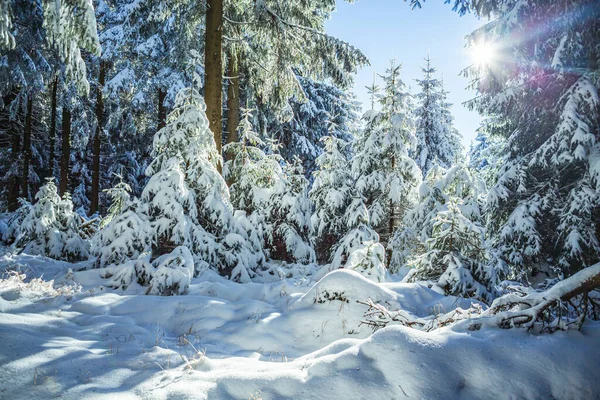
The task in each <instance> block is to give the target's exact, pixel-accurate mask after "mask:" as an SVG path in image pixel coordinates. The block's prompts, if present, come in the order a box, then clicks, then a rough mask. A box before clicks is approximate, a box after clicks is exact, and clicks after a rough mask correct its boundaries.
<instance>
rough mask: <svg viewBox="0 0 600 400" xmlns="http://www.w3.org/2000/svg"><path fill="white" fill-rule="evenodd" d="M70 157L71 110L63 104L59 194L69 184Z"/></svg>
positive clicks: (61, 193) (63, 192)
mask: <svg viewBox="0 0 600 400" xmlns="http://www.w3.org/2000/svg"><path fill="white" fill-rule="evenodd" d="M70 159H71V111H70V110H69V108H68V107H66V106H63V111H62V146H61V154H60V187H59V191H60V195H61V196H62V195H63V194H65V192H66V191H67V187H68V185H69V161H70Z"/></svg>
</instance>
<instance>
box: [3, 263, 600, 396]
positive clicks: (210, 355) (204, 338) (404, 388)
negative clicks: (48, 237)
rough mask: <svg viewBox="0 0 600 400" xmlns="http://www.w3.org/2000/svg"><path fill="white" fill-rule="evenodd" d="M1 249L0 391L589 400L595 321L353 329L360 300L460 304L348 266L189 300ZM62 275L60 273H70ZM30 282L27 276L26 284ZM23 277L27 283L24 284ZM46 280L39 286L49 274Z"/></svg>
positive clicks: (594, 385)
mask: <svg viewBox="0 0 600 400" xmlns="http://www.w3.org/2000/svg"><path fill="white" fill-rule="evenodd" d="M84 266H85V263H80V264H69V263H66V262H59V261H54V260H50V259H47V258H44V257H38V256H29V255H19V256H14V255H10V254H7V255H5V256H3V257H2V258H1V259H0V268H1V269H2V271H6V270H15V269H18V270H20V272H21V273H24V274H26V275H27V279H25V280H24V281H23V280H21V279H20V278H19V277H18V276H17V275H16V274H15V272H4V274H3V280H1V281H0V343H2V346H0V365H2V374H0V398H3V399H4V398H5V399H22V398H27V399H30V398H52V397H60V398H66V399H81V398H86V399H89V398H91V399H93V398H119V399H129V398H131V399H137V398H143V399H167V398H170V399H173V398H177V399H180V398H193V399H205V398H210V399H214V398H216V399H229V398H235V399H259V398H261V399H286V398H294V399H306V398H308V399H310V398H313V399H330V398H343V399H373V398H377V399H379V398H381V399H388V398H393V399H402V398H426V399H452V398H490V397H491V398H529V399H540V398H561V399H567V398H578V399H583V398H588V399H591V398H596V397H598V395H599V394H600V368H599V366H598V356H599V355H600V340H599V339H600V323H598V322H594V321H588V322H586V323H585V324H584V325H583V328H582V330H581V331H568V332H556V333H554V334H551V335H548V334H544V335H533V334H530V333H528V332H527V331H526V330H523V329H510V330H502V329H498V328H491V327H484V328H482V329H481V330H479V331H470V330H468V327H469V321H463V322H459V323H457V324H454V325H453V326H451V327H446V328H440V329H437V330H434V331H432V332H422V331H419V330H416V329H412V328H407V327H402V326H389V327H387V328H384V329H382V330H380V331H378V332H376V333H374V334H372V332H371V330H370V328H369V327H368V326H366V325H360V321H361V320H363V313H364V311H366V306H364V305H362V304H358V303H356V300H361V301H364V300H366V299H367V298H370V299H372V300H374V301H379V302H380V303H382V304H385V305H386V306H388V307H389V308H390V309H402V310H405V311H407V312H409V313H411V314H413V315H415V316H419V317H425V316H428V315H431V314H437V313H443V312H447V311H449V310H452V309H454V308H456V307H462V308H468V307H469V305H470V303H471V301H470V300H465V299H457V298H455V297H451V296H448V297H446V296H443V295H442V294H440V293H437V292H436V291H434V290H432V289H429V288H427V287H425V286H423V285H422V284H418V283H411V284H408V283H400V282H387V283H377V282H374V281H372V280H370V279H368V278H367V277H365V276H363V275H361V274H359V273H358V272H355V271H352V270H336V271H333V272H331V273H329V274H327V275H326V276H324V277H323V278H322V279H321V280H320V281H319V282H316V283H315V282H312V281H310V280H307V279H304V278H302V279H288V280H278V278H275V279H274V280H273V281H272V282H267V283H264V284H263V283H246V284H239V283H235V282H231V281H228V280H226V279H224V278H222V277H220V276H218V275H217V274H216V273H214V272H212V271H205V272H204V273H203V274H202V275H201V276H200V277H199V278H194V279H192V280H191V284H190V287H189V293H188V294H187V295H183V296H170V297H160V296H152V295H140V294H143V293H144V292H145V291H146V290H147V288H145V287H141V286H137V285H131V286H130V287H129V288H128V289H127V290H126V291H121V290H112V289H108V288H105V287H103V286H102V285H103V284H105V283H106V280H104V279H102V278H101V277H100V276H101V275H102V273H103V271H104V269H92V270H85V271H84V270H82V271H79V272H77V269H80V268H81V267H84ZM74 270H75V271H76V272H73V271H74ZM36 277H42V279H41V280H40V279H35V278H36ZM32 278H33V279H32ZM51 280H54V282H53V283H51V282H50V283H48V282H49V281H51Z"/></svg>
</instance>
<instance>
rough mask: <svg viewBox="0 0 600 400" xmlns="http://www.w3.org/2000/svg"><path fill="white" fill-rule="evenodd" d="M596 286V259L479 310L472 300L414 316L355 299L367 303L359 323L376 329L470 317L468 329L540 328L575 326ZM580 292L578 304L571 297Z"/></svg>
mask: <svg viewBox="0 0 600 400" xmlns="http://www.w3.org/2000/svg"><path fill="white" fill-rule="evenodd" d="M598 288H600V263H597V264H595V265H593V266H591V267H588V268H585V269H583V270H581V271H579V272H578V273H576V274H574V275H573V276H571V277H569V278H567V279H565V280H563V281H561V282H559V283H557V284H556V285H554V286H553V287H551V288H550V289H548V290H545V291H542V292H535V291H534V292H529V293H527V294H523V292H518V293H510V294H506V295H504V296H502V297H500V298H498V299H496V300H495V301H494V302H493V303H492V305H491V307H490V308H489V309H487V310H485V311H483V312H482V309H481V306H479V305H478V304H473V305H472V306H471V308H470V309H469V310H464V309H462V308H456V309H455V310H453V311H450V312H448V313H445V314H439V315H431V316H427V317H422V318H421V317H416V316H414V315H413V314H411V313H410V312H407V311H405V310H389V309H387V308H386V307H385V306H383V305H381V304H377V303H375V302H373V301H372V300H371V299H368V300H367V301H366V302H362V301H357V302H358V303H360V304H363V305H366V306H367V307H368V309H367V311H365V314H364V316H365V320H364V321H362V322H361V324H365V325H369V326H371V327H372V328H373V330H378V329H380V328H383V327H385V326H387V325H403V326H408V327H411V328H415V329H419V330H423V331H431V330H435V329H438V328H441V327H444V326H448V325H452V324H454V323H456V322H459V321H461V320H467V319H468V320H470V322H471V323H470V328H469V329H474V330H476V329H480V328H481V327H482V326H484V325H485V326H497V327H500V328H514V327H522V328H527V329H531V328H533V327H534V326H537V327H539V328H540V330H541V331H543V330H547V331H549V332H553V331H556V330H568V329H572V328H575V329H579V328H580V327H581V325H582V324H583V322H584V320H585V317H586V315H587V314H588V305H589V304H592V306H593V307H598V301H597V296H593V295H592V294H591V293H590V292H592V291H594V290H595V289H598ZM578 296H582V298H581V300H580V301H579V302H578V305H575V304H574V303H573V300H574V299H575V298H577V297H578Z"/></svg>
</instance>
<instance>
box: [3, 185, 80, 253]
mask: <svg viewBox="0 0 600 400" xmlns="http://www.w3.org/2000/svg"><path fill="white" fill-rule="evenodd" d="M35 197H36V200H37V202H36V203H35V204H33V205H30V204H28V203H25V204H24V205H23V206H22V207H24V208H25V210H27V212H26V215H25V218H23V220H22V221H21V222H20V223H19V226H18V227H17V228H16V230H15V237H16V240H15V242H14V244H13V246H15V247H17V248H22V249H23V251H24V252H26V253H29V254H35V255H43V256H48V257H50V258H54V259H57V260H68V261H80V260H84V259H87V258H88V257H89V243H88V241H87V240H85V239H84V238H83V237H82V236H81V235H80V226H81V218H80V217H79V216H78V215H77V214H76V213H75V212H73V203H72V202H71V199H70V197H69V195H68V194H65V196H63V198H61V197H60V196H59V195H58V193H57V190H56V185H55V184H54V181H52V180H48V181H47V182H46V184H45V185H44V186H42V187H41V188H40V190H39V192H38V193H37V194H36V196H35Z"/></svg>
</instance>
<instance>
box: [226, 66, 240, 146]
mask: <svg viewBox="0 0 600 400" xmlns="http://www.w3.org/2000/svg"><path fill="white" fill-rule="evenodd" d="M238 74H239V71H238V62H237V58H236V56H235V55H231V57H230V58H229V64H228V67H227V77H228V78H229V85H228V86H227V144H229V143H235V142H237V141H238V134H237V129H238V125H239V124H240V77H239V76H238ZM225 156H227V155H225Z"/></svg>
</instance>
